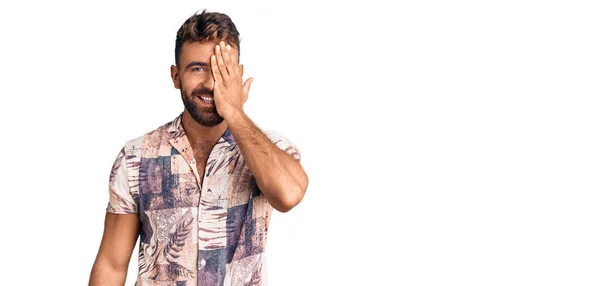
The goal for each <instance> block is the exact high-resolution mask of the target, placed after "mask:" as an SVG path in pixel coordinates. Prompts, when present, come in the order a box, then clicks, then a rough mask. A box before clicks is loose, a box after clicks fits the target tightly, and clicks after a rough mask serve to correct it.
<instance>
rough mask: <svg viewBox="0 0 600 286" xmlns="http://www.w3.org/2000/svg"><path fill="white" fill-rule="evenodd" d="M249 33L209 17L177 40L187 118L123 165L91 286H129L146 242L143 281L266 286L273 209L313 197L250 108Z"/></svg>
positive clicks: (139, 142) (296, 164)
mask: <svg viewBox="0 0 600 286" xmlns="http://www.w3.org/2000/svg"><path fill="white" fill-rule="evenodd" d="M239 47H240V41H239V33H238V31H237V29H236V27H235V25H234V23H233V22H232V21H231V19H230V18H229V17H228V16H227V15H224V14H220V13H209V12H206V11H203V12H202V13H200V14H195V15H193V16H192V17H190V18H189V19H188V20H187V21H185V23H184V24H183V25H182V26H181V28H180V29H179V31H178V32H177V40H176V44H175V63H176V65H174V66H171V77H172V79H173V84H174V85H175V88H177V89H180V90H181V98H182V100H183V104H184V106H185V108H184V111H183V112H182V113H181V114H180V115H179V116H177V117H176V118H175V120H173V121H172V122H169V123H167V124H165V125H163V126H160V127H159V128H157V129H156V130H154V131H151V132H149V133H147V134H145V135H143V136H141V137H138V138H136V139H133V140H130V141H128V142H127V143H126V144H125V146H124V147H123V149H122V150H121V152H120V153H119V155H118V156H117V158H116V160H115V163H114V165H113V168H112V171H111V174H110V180H109V193H110V200H109V203H108V207H107V214H106V219H105V225H104V235H103V237H102V242H101V245H100V249H99V251H98V256H97V257H96V261H95V263H94V266H93V269H92V273H91V277H90V285H123V284H124V283H125V278H126V274H127V266H128V264H129V260H130V257H131V253H132V251H133V248H134V245H135V242H136V240H137V238H138V235H139V236H140V244H139V273H138V278H137V282H136V285H187V286H190V285H261V284H262V282H264V279H265V277H264V275H263V272H264V271H265V270H266V265H263V259H264V250H265V244H266V239H267V230H268V226H269V221H270V218H271V213H272V210H273V208H275V209H277V210H278V211H280V212H287V211H289V210H290V209H291V208H293V207H294V206H296V205H297V204H298V203H299V202H300V201H301V200H302V198H303V196H304V193H305V192H306V188H307V185H308V177H307V176H306V173H305V172H304V170H303V168H302V166H301V165H300V153H299V152H298V149H297V148H296V147H295V146H294V144H292V143H291V142H290V141H289V140H287V139H286V138H284V137H283V136H281V135H279V134H277V133H275V132H264V133H263V132H262V131H261V130H260V129H258V128H257V127H256V126H255V125H254V124H253V123H252V121H251V120H250V119H249V118H248V116H247V115H246V114H245V113H244V111H243V108H242V107H243V105H244V103H245V102H246V99H247V98H248V91H249V89H250V84H251V83H252V78H250V79H248V80H246V81H245V82H242V75H243V66H241V65H239V62H238V58H239V52H240V50H239Z"/></svg>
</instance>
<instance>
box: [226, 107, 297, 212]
mask: <svg viewBox="0 0 600 286" xmlns="http://www.w3.org/2000/svg"><path fill="white" fill-rule="evenodd" d="M227 123H228V125H229V129H230V130H231V133H232V134H233V136H234V138H235V141H236V142H237V144H238V147H239V149H240V151H241V152H242V155H243V157H244V160H245V162H246V164H247V166H248V168H249V169H250V172H251V173H252V175H253V176H254V177H255V178H256V183H257V185H258V187H259V188H260V190H261V191H262V193H263V194H264V195H265V197H266V198H267V200H268V201H269V203H270V204H271V205H272V206H273V207H274V208H275V209H277V210H279V211H282V212H285V211H288V210H289V209H291V208H293V207H294V206H295V205H297V204H298V203H299V202H300V200H302V197H303V196H304V192H305V191H306V185H307V178H306V174H305V173H304V170H303V169H302V166H300V164H299V163H298V162H296V160H294V158H292V157H291V156H290V155H289V154H287V153H286V152H285V151H283V150H281V149H279V148H278V147H277V146H275V145H274V144H273V143H272V142H271V141H270V140H269V138H267V136H265V134H263V132H262V131H261V130H260V129H259V128H258V127H257V126H256V125H255V124H254V123H253V122H252V121H251V120H250V118H248V116H247V115H246V114H245V113H244V112H243V111H240V112H237V113H234V114H232V115H230V116H229V117H228V119H227Z"/></svg>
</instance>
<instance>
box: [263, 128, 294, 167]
mask: <svg viewBox="0 0 600 286" xmlns="http://www.w3.org/2000/svg"><path fill="white" fill-rule="evenodd" d="M263 134H265V136H267V138H269V140H270V141H271V143H273V144H275V146H277V147H278V148H279V149H281V150H283V151H285V152H287V153H288V154H290V155H291V156H292V157H293V158H294V159H296V160H297V161H300V150H299V149H298V147H297V146H296V144H294V142H292V141H291V140H290V139H288V138H287V137H286V136H284V135H283V134H282V133H281V132H279V131H277V130H263Z"/></svg>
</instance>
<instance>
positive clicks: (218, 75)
mask: <svg viewBox="0 0 600 286" xmlns="http://www.w3.org/2000/svg"><path fill="white" fill-rule="evenodd" d="M210 67H211V70H212V74H213V78H214V79H215V82H223V77H222V76H221V71H220V70H219V66H218V64H217V57H216V56H215V55H212V56H211V57H210Z"/></svg>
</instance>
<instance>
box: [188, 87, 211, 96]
mask: <svg viewBox="0 0 600 286" xmlns="http://www.w3.org/2000/svg"><path fill="white" fill-rule="evenodd" d="M192 95H194V96H200V95H210V96H211V97H212V96H213V95H214V91H213V90H212V89H210V88H208V87H200V88H197V89H194V90H193V91H192Z"/></svg>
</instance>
